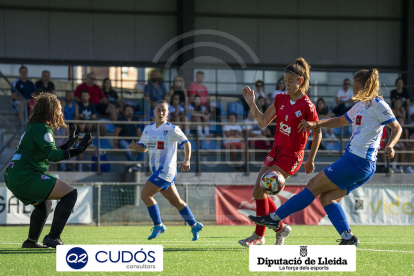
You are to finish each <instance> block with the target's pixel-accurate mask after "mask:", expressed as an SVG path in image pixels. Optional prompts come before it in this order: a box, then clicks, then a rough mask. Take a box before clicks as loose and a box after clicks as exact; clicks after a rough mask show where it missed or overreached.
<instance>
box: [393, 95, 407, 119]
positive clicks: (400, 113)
mask: <svg viewBox="0 0 414 276" xmlns="http://www.w3.org/2000/svg"><path fill="white" fill-rule="evenodd" d="M393 103H394V105H393V108H392V112H393V113H394V115H395V117H403V118H404V119H405V118H407V117H406V115H407V113H406V110H405V107H404V106H403V105H402V100H401V98H399V97H397V98H394V102H393Z"/></svg>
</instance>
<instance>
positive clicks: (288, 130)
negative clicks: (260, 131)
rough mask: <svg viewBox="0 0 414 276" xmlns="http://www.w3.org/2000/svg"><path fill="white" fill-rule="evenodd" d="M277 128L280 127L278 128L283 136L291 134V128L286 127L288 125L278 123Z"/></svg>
mask: <svg viewBox="0 0 414 276" xmlns="http://www.w3.org/2000/svg"><path fill="white" fill-rule="evenodd" d="M279 126H280V127H279V129H280V132H282V133H283V134H285V135H287V136H289V135H290V133H291V132H292V130H291V127H290V126H288V125H285V124H284V123H283V122H280V124H279Z"/></svg>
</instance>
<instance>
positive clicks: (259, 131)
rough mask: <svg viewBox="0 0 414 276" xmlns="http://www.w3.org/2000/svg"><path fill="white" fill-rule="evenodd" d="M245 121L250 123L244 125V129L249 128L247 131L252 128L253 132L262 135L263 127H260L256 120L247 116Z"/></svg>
mask: <svg viewBox="0 0 414 276" xmlns="http://www.w3.org/2000/svg"><path fill="white" fill-rule="evenodd" d="M243 122H245V123H247V124H248V125H244V126H243V130H247V131H249V130H251V131H252V133H253V134H256V135H262V128H260V126H259V125H258V124H257V122H256V120H252V121H250V120H249V118H247V119H246V120H244V121H243Z"/></svg>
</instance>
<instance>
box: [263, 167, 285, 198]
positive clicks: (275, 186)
mask: <svg viewBox="0 0 414 276" xmlns="http://www.w3.org/2000/svg"><path fill="white" fill-rule="evenodd" d="M260 186H261V187H262V188H263V189H264V190H265V191H266V194H268V195H277V194H278V193H280V192H281V191H283V188H285V178H284V177H283V175H282V174H281V173H280V172H275V171H267V172H265V173H264V174H263V175H262V178H261V179H260Z"/></svg>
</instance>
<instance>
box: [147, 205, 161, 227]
mask: <svg viewBox="0 0 414 276" xmlns="http://www.w3.org/2000/svg"><path fill="white" fill-rule="evenodd" d="M148 212H149V215H150V217H151V218H152V221H153V222H154V225H160V224H162V222H161V215H160V209H159V208H158V204H157V203H155V205H152V206H150V207H148Z"/></svg>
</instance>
